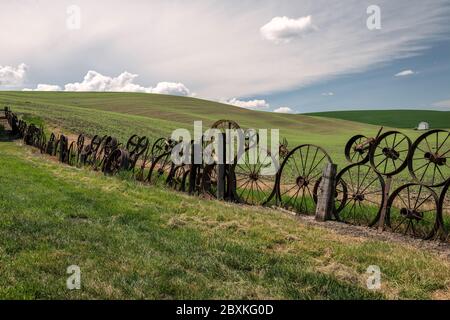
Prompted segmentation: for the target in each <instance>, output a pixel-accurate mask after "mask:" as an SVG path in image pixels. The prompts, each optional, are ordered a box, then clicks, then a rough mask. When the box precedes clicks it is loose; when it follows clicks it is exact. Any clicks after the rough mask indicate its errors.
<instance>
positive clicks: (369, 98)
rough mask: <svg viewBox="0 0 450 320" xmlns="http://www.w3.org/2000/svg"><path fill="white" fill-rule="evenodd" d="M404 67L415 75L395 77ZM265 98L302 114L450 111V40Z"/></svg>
mask: <svg viewBox="0 0 450 320" xmlns="http://www.w3.org/2000/svg"><path fill="white" fill-rule="evenodd" d="M403 70H413V72H414V74H412V75H409V76H403V77H395V75H396V74H398V73H399V72H401V71H403ZM330 92H331V93H332V95H330ZM250 98H252V97H250ZM263 98H264V99H266V100H267V101H268V102H269V103H270V104H273V105H286V106H292V107H291V108H292V109H294V110H296V111H297V112H300V113H306V112H319V111H334V110H361V109H434V110H450V99H449V98H450V43H449V42H448V41H439V42H435V43H433V44H431V47H430V48H429V49H427V50H425V51H423V52H422V54H421V55H419V56H416V57H411V58H406V59H402V60H398V61H394V62H389V63H386V64H385V65H380V66H379V67H375V68H374V69H373V70H369V71H366V72H363V73H355V74H349V75H344V76H341V77H338V78H336V79H333V80H330V81H324V82H321V83H317V84H314V85H311V86H309V87H306V88H299V89H297V90H290V91H286V92H280V93H275V94H271V95H267V96H264V97H263ZM447 100H448V101H447ZM439 102H441V104H440V103H439Z"/></svg>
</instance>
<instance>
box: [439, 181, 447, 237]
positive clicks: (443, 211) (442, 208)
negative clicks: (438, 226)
mask: <svg viewBox="0 0 450 320" xmlns="http://www.w3.org/2000/svg"><path fill="white" fill-rule="evenodd" d="M449 187H450V179H448V180H447V182H446V183H445V185H444V188H442V192H441V196H440V197H439V215H440V216H441V217H442V223H443V226H442V227H443V231H444V234H443V238H444V239H446V240H447V241H450V194H449Z"/></svg>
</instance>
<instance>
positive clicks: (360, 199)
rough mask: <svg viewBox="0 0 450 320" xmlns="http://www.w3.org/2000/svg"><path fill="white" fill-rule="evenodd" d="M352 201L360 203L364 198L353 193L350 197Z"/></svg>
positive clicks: (359, 194)
mask: <svg viewBox="0 0 450 320" xmlns="http://www.w3.org/2000/svg"><path fill="white" fill-rule="evenodd" d="M352 199H353V200H356V201H359V202H361V201H364V199H365V198H364V195H363V194H361V193H355V194H353V195H352Z"/></svg>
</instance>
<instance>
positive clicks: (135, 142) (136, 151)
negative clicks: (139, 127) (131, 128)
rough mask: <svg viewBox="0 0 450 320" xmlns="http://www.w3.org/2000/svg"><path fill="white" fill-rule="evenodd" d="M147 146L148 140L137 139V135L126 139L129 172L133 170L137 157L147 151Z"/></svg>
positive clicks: (144, 138)
mask: <svg viewBox="0 0 450 320" xmlns="http://www.w3.org/2000/svg"><path fill="white" fill-rule="evenodd" d="M148 145H149V140H148V138H147V137H145V136H144V137H139V136H138V135H133V136H131V137H130V139H128V142H127V150H128V152H129V153H130V168H129V169H130V170H131V169H133V170H134V167H135V166H136V163H137V161H138V160H139V157H141V155H143V154H144V153H145V152H146V151H147V148H148Z"/></svg>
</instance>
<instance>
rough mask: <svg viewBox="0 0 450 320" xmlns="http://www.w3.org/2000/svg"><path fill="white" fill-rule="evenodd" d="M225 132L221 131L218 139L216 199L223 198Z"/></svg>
mask: <svg viewBox="0 0 450 320" xmlns="http://www.w3.org/2000/svg"><path fill="white" fill-rule="evenodd" d="M225 139H226V134H225V133H221V135H220V137H219V141H218V146H217V147H218V149H219V150H218V152H217V153H218V163H217V165H216V170H217V199H219V200H223V199H225V165H226V150H227V149H226V148H227V145H226V142H225Z"/></svg>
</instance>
